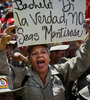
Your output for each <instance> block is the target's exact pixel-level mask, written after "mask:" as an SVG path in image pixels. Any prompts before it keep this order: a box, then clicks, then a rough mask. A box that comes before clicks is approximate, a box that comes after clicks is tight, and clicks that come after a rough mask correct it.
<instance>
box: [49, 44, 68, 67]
mask: <svg viewBox="0 0 90 100" xmlns="http://www.w3.org/2000/svg"><path fill="white" fill-rule="evenodd" d="M68 48H69V45H64V44H60V45H56V46H55V45H54V44H52V46H51V47H50V63H49V64H50V65H52V66H54V65H55V64H60V63H65V62H66V61H68V59H67V58H65V57H63V54H64V51H65V50H67V49H68Z"/></svg>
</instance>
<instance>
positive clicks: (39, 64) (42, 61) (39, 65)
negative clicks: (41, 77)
mask: <svg viewBox="0 0 90 100" xmlns="http://www.w3.org/2000/svg"><path fill="white" fill-rule="evenodd" d="M37 65H38V67H39V68H43V67H44V65H45V61H44V60H40V61H37Z"/></svg>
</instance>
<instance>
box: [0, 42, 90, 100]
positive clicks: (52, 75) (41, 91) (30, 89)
mask: <svg viewBox="0 0 90 100" xmlns="http://www.w3.org/2000/svg"><path fill="white" fill-rule="evenodd" d="M4 54H5V53H3V51H1V52H0V64H1V65H0V74H6V75H11V77H12V80H13V85H14V87H15V88H17V87H19V86H20V85H21V83H22V81H23V79H24V77H25V75H27V76H28V79H27V81H26V82H25V84H24V85H25V86H26V88H25V91H24V95H23V100H65V99H64V86H63V84H62V81H61V79H60V78H59V77H58V76H57V74H61V75H62V76H63V78H64V82H65V83H67V82H70V81H74V80H75V79H76V78H78V77H80V76H81V75H82V74H83V73H84V72H85V71H86V70H87V69H88V67H89V66H90V40H88V41H87V42H85V43H84V44H83V45H82V46H81V47H80V52H79V54H78V55H77V56H76V57H73V58H72V59H71V60H70V61H67V62H66V63H63V64H56V65H55V67H56V69H54V67H51V66H49V72H48V75H47V77H46V82H45V84H43V82H42V81H41V79H40V78H39V76H38V75H37V74H36V72H35V71H34V69H33V67H32V66H31V67H29V68H26V70H24V71H23V72H21V71H19V70H17V69H16V68H14V67H12V66H11V67H10V66H8V65H7V63H6V61H5V55H4Z"/></svg>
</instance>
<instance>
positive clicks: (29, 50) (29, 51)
mask: <svg viewBox="0 0 90 100" xmlns="http://www.w3.org/2000/svg"><path fill="white" fill-rule="evenodd" d="M37 45H42V46H45V47H46V50H47V51H48V52H49V47H48V45H47V44H37ZM37 45H31V46H28V48H27V54H28V58H30V53H31V50H32V48H33V47H34V46H37Z"/></svg>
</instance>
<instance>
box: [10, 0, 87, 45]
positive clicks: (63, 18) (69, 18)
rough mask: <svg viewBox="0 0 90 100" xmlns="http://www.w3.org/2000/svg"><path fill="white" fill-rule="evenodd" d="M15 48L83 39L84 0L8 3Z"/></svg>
mask: <svg viewBox="0 0 90 100" xmlns="http://www.w3.org/2000/svg"><path fill="white" fill-rule="evenodd" d="M12 1H13V11H14V17H15V24H16V25H17V26H18V28H17V35H18V46H26V45H34V44H43V43H51V42H58V41H60V42H65V41H74V40H79V39H83V38H84V37H85V33H86V32H85V29H84V28H83V21H84V19H85V8H86V6H85V5H86V1H85V0H12Z"/></svg>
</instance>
